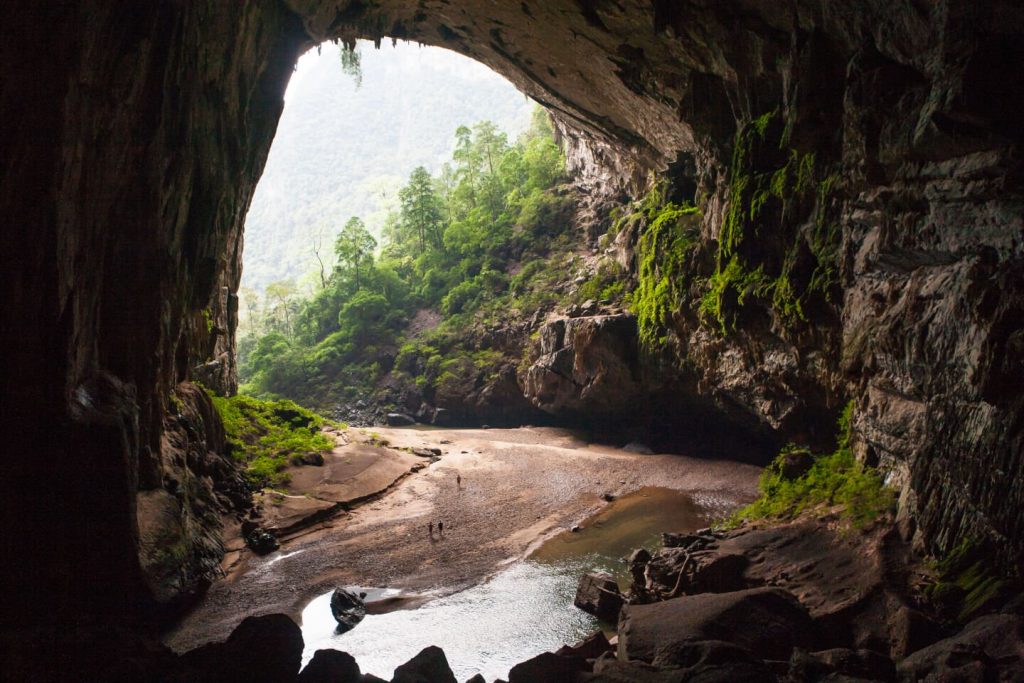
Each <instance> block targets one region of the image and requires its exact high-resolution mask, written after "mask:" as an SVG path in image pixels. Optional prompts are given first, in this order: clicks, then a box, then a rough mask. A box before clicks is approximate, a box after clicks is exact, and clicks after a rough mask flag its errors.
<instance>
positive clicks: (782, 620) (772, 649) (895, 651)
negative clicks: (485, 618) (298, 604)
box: [8, 515, 1024, 683]
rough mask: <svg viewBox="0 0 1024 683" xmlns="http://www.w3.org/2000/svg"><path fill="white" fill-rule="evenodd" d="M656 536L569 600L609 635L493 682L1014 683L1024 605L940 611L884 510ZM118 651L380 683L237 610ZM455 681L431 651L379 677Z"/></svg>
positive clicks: (205, 667)
mask: <svg viewBox="0 0 1024 683" xmlns="http://www.w3.org/2000/svg"><path fill="white" fill-rule="evenodd" d="M663 541H664V543H663V547H662V548H661V549H660V550H658V551H657V552H655V553H653V554H651V553H648V552H647V551H643V550H638V551H636V552H634V553H633V555H632V557H631V558H630V562H631V567H630V569H631V575H632V584H631V586H630V587H629V589H628V590H627V591H626V592H625V593H624V594H622V595H619V594H618V591H617V588H613V587H609V586H608V585H607V584H604V583H603V582H602V581H601V580H600V577H593V576H590V577H584V580H583V581H581V586H580V592H579V594H578V595H577V604H582V605H584V606H585V607H587V608H588V609H589V610H591V611H596V612H600V613H601V616H603V617H604V618H606V619H610V618H614V620H615V622H616V623H617V633H616V635H615V636H614V637H613V638H611V639H610V640H609V639H607V638H606V637H605V635H604V634H602V633H601V632H596V633H594V634H593V635H592V636H591V637H589V638H588V639H586V640H585V641H584V642H582V643H578V644H576V645H574V646H567V647H563V648H561V649H559V650H557V651H556V652H548V653H544V654H541V655H539V656H537V657H534V658H532V659H530V660H528V661H525V662H521V663H519V664H517V665H516V666H514V667H512V669H511V671H510V673H509V676H508V683H547V682H551V683H556V682H557V683H572V682H580V683H582V682H589V683H622V682H625V681H649V682H651V683H669V682H673V683H674V682H679V683H682V682H684V681H700V682H701V683H712V682H718V683H727V682H728V683H743V682H746V681H750V682H751V683H753V682H755V681H757V682H764V681H769V682H770V681H776V682H779V683H790V682H792V683H796V682H800V681H828V682H830V683H840V682H843V683H854V682H857V683H860V682H864V681H882V682H889V681H899V682H910V681H964V682H975V681H976V682H977V683H987V682H989V681H1019V680H1024V604H1022V603H1021V601H1020V600H1019V598H1018V599H1016V600H1012V601H1009V602H1005V603H1003V604H990V605H988V606H987V609H985V610H982V611H981V613H980V614H979V615H978V616H976V617H974V618H973V619H971V620H970V621H969V622H968V623H966V624H962V625H959V624H955V623H952V622H950V621H948V620H947V621H944V620H942V619H941V618H940V617H939V616H937V614H936V613H935V612H934V610H932V609H931V606H930V605H929V604H928V601H927V599H926V598H925V597H924V595H925V593H924V592H923V591H922V590H921V589H922V585H923V584H924V583H927V581H928V578H927V567H926V566H925V565H923V564H921V562H920V560H919V559H918V558H916V557H915V556H914V554H913V552H912V551H911V549H910V547H909V546H908V544H907V543H906V542H905V540H904V539H903V538H902V537H901V536H900V534H899V532H898V529H897V527H896V526H895V525H894V524H893V523H892V520H890V519H885V520H882V521H881V522H879V523H877V524H875V525H874V526H873V527H871V528H869V529H866V530H858V529H854V528H852V527H850V526H849V525H848V524H847V523H845V522H843V521H842V520H841V519H839V518H838V517H837V516H834V515H833V516H828V515H826V516H824V517H816V518H812V517H805V518H801V519H797V520H795V521H790V522H785V523H773V524H763V523H762V524H751V525H745V526H742V527H740V528H737V529H734V530H730V531H724V532H722V531H712V530H710V529H706V530H702V531H700V532H697V533H694V534H665V535H664V538H663ZM602 592H603V593H607V594H608V595H609V596H611V597H613V598H614V599H613V600H606V599H603V597H602V596H601V595H600V593H602ZM604 597H608V596H604ZM599 603H600V604H601V605H602V607H601V608H596V606H597V605H598V604H599ZM609 605H610V606H611V611H610V612H609V611H607V610H608V609H609ZM110 646H111V644H110V643H108V647H110ZM382 647H386V644H385V643H382ZM117 648H120V649H121V650H122V652H121V653H120V658H119V659H118V660H116V661H118V666H117V667H115V668H116V669H117V671H116V674H117V675H113V676H111V675H109V674H111V673H112V672H111V671H109V670H108V671H107V672H106V673H107V674H108V675H107V676H106V677H104V678H103V679H102V680H123V681H129V680H131V681H136V680H146V681H164V682H167V683H184V682H185V681H189V682H204V681H209V682H211V683H212V682H213V681H217V682H224V681H239V682H241V681H246V682H247V683H252V682H260V681H265V682H267V683H272V682H273V683H284V682H292V681H295V682H297V683H372V682H379V681H382V680H383V679H380V678H378V677H376V676H373V675H370V674H363V673H361V672H360V669H359V666H358V663H357V662H356V661H355V660H354V659H353V658H352V657H350V656H349V655H347V654H346V653H343V652H338V651H334V650H318V651H317V652H316V654H315V656H314V657H313V659H312V660H311V661H310V662H309V663H308V664H307V665H306V666H305V668H302V669H301V671H300V664H301V657H302V652H303V640H302V634H301V631H300V629H299V627H298V626H297V625H296V624H295V623H294V621H292V620H291V619H290V618H289V617H288V616H286V615H283V614H271V615H264V616H260V617H249V618H247V619H245V620H244V621H243V622H242V623H241V625H239V626H238V627H237V628H236V629H235V630H234V632H232V634H231V636H230V637H229V638H228V639H227V640H226V641H224V642H222V643H214V644H208V645H204V646H202V647H199V648H196V649H194V650H191V651H189V652H186V653H184V654H182V655H180V656H175V655H173V654H171V653H170V651H169V650H165V649H161V648H156V647H154V646H153V645H152V644H149V645H148V646H146V645H145V644H144V643H143V642H142V641H141V640H140V639H138V638H134V639H133V638H123V639H121V640H119V641H117ZM127 649H133V655H134V656H132V657H126V656H125V652H124V650H127ZM8 661H10V660H8ZM87 678H88V676H87ZM12 680H13V679H12ZM455 681H456V679H455V677H454V675H453V674H452V672H451V668H450V667H449V665H448V660H447V659H446V657H445V654H444V652H443V650H442V649H440V648H437V647H428V648H426V649H424V650H423V651H422V652H420V653H419V654H418V655H416V656H415V657H414V658H413V659H411V660H410V661H408V662H407V663H406V664H404V665H402V666H399V667H398V668H396V670H395V672H394V675H393V677H392V679H391V682H392V683H421V682H422V683H427V682H431V683H440V682H446V683H447V682H450V683H455ZM469 681H470V683H482V682H483V681H484V679H483V678H482V677H480V676H475V677H473V678H471V679H469Z"/></svg>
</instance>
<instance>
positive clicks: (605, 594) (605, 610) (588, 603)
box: [573, 572, 623, 624]
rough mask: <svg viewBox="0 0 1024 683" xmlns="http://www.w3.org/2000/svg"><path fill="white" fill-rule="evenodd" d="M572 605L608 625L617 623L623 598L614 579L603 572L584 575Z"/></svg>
mask: <svg viewBox="0 0 1024 683" xmlns="http://www.w3.org/2000/svg"><path fill="white" fill-rule="evenodd" d="M573 604H574V605H576V606H577V607H579V608H580V609H581V610H583V611H584V612H587V613H589V614H593V615H594V616H595V617H597V618H598V619H600V620H601V621H605V622H608V623H609V624H614V623H617V622H618V620H619V610H620V609H622V605H623V597H622V593H620V592H619V584H618V583H616V581H615V577H613V576H612V575H611V574H605V573H604V572H593V573H590V574H584V575H583V578H581V579H580V583H579V586H578V587H577V588H576V599H575V601H574V602H573Z"/></svg>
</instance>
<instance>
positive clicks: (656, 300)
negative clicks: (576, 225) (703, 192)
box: [616, 185, 702, 349]
mask: <svg viewBox="0 0 1024 683" xmlns="http://www.w3.org/2000/svg"><path fill="white" fill-rule="evenodd" d="M663 191H664V188H663V187H661V186H659V185H655V186H654V187H653V188H652V189H651V191H650V192H649V193H648V195H647V196H646V197H645V198H644V199H643V201H641V202H640V207H639V210H640V213H641V214H642V217H643V218H644V219H646V225H645V226H644V229H643V230H642V231H641V233H640V237H639V239H638V241H637V246H636V261H637V275H636V279H637V284H636V288H635V289H634V290H633V292H632V294H631V296H630V298H629V303H630V308H631V310H632V311H633V312H634V313H635V314H636V317H637V324H638V327H639V330H640V343H641V344H642V345H643V346H644V347H646V348H649V349H650V348H655V347H657V346H660V345H662V344H664V342H665V337H664V331H665V329H666V327H667V325H668V323H669V322H670V320H671V317H672V313H673V311H675V310H677V309H678V308H679V306H680V302H681V301H682V299H683V297H684V294H685V292H686V289H687V285H688V277H687V256H688V255H689V254H690V252H691V251H692V250H693V247H694V246H695V245H696V244H697V241H698V239H699V236H700V221H701V217H702V216H701V212H700V209H698V208H697V207H695V206H690V205H687V204H679V203H675V202H671V201H665V200H664V199H663V194H662V193H663ZM629 220H635V214H630V215H627V216H625V217H624V218H622V219H620V221H629ZM616 229H617V228H616ZM689 268H690V271H692V269H693V267H692V265H690V266H689Z"/></svg>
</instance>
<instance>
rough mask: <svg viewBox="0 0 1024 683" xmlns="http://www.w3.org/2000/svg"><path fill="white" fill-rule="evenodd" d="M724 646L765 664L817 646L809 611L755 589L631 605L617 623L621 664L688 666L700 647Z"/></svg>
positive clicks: (778, 593)
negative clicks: (699, 644)
mask: <svg viewBox="0 0 1024 683" xmlns="http://www.w3.org/2000/svg"><path fill="white" fill-rule="evenodd" d="M709 640H710V641H726V642H728V643H732V644H733V645H736V646H739V647H740V648H744V649H746V650H748V651H749V652H750V653H752V654H754V655H755V656H757V657H760V658H763V659H776V660H785V659H789V656H790V654H791V653H792V651H793V648H794V647H810V646H811V645H812V643H813V642H814V640H815V638H814V634H813V632H812V630H811V619H810V617H809V616H808V614H807V610H806V609H804V607H803V606H802V605H801V604H800V603H799V602H798V601H797V599H796V598H795V597H794V596H793V595H792V594H791V593H788V592H787V591H784V590H781V589H779V588H755V589H750V590H745V591H735V592H732V593H705V594H703V595H695V596H687V597H681V598H674V599H672V600H666V601H664V602H659V603H654V604H650V605H627V606H626V607H625V608H623V610H622V614H621V615H620V618H619V658H620V659H624V660H627V661H632V660H640V661H642V662H647V663H650V664H654V665H656V666H671V665H682V664H686V663H687V662H688V661H689V660H690V659H691V658H692V656H693V649H692V648H693V643H694V642H697V641H709Z"/></svg>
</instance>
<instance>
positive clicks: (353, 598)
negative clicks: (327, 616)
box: [331, 588, 366, 633]
mask: <svg viewBox="0 0 1024 683" xmlns="http://www.w3.org/2000/svg"><path fill="white" fill-rule="evenodd" d="M331 614H332V615H334V620H335V621H337V622H338V632H339V633H344V632H345V631H351V630H352V629H353V628H355V626H356V624H358V623H359V622H360V621H362V620H363V617H365V616H366V605H364V604H363V600H362V598H361V597H359V596H358V595H356V594H355V593H353V592H352V591H350V590H347V589H345V588H335V589H334V593H333V594H332V595H331Z"/></svg>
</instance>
